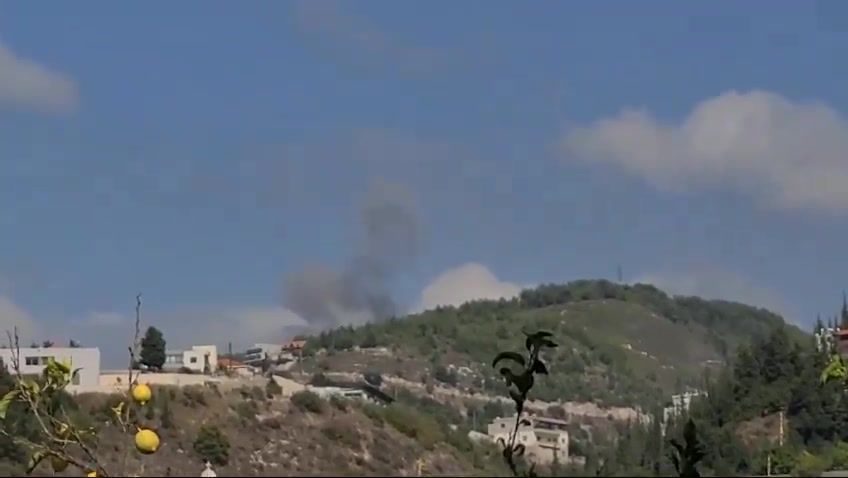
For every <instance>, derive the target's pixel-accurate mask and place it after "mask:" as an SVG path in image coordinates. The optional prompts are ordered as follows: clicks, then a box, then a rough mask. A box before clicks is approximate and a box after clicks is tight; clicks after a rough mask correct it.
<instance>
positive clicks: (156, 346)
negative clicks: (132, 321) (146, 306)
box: [141, 326, 166, 370]
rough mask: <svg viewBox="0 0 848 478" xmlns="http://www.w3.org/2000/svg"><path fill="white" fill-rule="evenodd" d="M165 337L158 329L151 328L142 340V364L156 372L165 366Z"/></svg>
mask: <svg viewBox="0 0 848 478" xmlns="http://www.w3.org/2000/svg"><path fill="white" fill-rule="evenodd" d="M165 345H166V342H165V336H164V335H162V332H161V331H160V330H159V329H157V328H156V327H153V326H150V327H148V328H147V332H145V333H144V338H143V339H141V364H142V365H145V366H147V367H148V368H152V369H155V370H162V366H163V365H165Z"/></svg>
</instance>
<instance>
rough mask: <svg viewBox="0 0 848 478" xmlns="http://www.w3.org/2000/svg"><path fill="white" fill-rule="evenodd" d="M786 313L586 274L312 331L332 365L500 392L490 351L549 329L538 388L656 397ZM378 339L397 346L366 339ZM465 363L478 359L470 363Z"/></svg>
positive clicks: (628, 398) (540, 391)
mask: <svg viewBox="0 0 848 478" xmlns="http://www.w3.org/2000/svg"><path fill="white" fill-rule="evenodd" d="M783 324H784V321H783V319H782V318H781V317H780V316H778V315H776V314H774V313H772V312H770V311H767V310H765V309H761V308H756V307H751V306H747V305H744V304H739V303H735V302H728V301H717V300H704V299H700V298H697V297H671V296H669V295H667V294H666V293H664V292H662V291H661V290H659V289H657V288H655V287H653V286H650V285H644V284H636V285H620V284H615V283H612V282H609V281H605V280H581V281H576V282H571V283H568V284H565V285H543V286H539V287H537V288H535V289H529V290H525V291H524V292H522V293H521V294H520V296H519V297H518V298H515V299H512V300H499V301H488V300H487V301H476V302H470V303H466V304H464V305H462V306H460V307H440V308H437V309H435V310H430V311H427V312H424V313H421V314H416V315H411V316H408V317H400V318H393V319H391V320H388V321H385V322H381V323H376V324H369V325H365V326H361V327H357V328H354V327H343V328H340V329H336V330H333V331H329V332H325V333H322V334H320V335H319V336H317V337H313V338H312V340H310V341H309V348H310V350H309V351H308V353H307V355H313V354H314V352H316V351H318V350H320V349H325V350H328V351H329V352H330V353H329V354H321V355H320V357H316V358H315V359H314V362H316V363H317V362H320V367H321V368H322V369H323V370H324V371H355V370H358V371H363V369H364V368H365V369H371V370H372V371H376V372H380V373H384V374H390V375H398V376H401V377H403V378H407V379H409V380H416V381H419V380H421V381H424V382H426V381H428V380H434V381H438V382H442V383H444V384H447V385H450V386H456V387H460V388H468V389H478V390H479V389H483V390H489V391H492V392H495V391H497V389H498V387H499V386H500V380H499V379H497V378H496V377H494V375H493V372H492V370H490V367H489V366H488V364H489V362H490V360H491V358H492V357H493V356H494V355H495V354H496V353H497V352H498V351H500V350H504V349H511V348H514V345H515V337H517V336H520V333H521V330H522V329H524V330H536V329H543V330H549V331H551V332H552V333H553V334H554V335H555V336H556V338H557V340H558V341H559V343H560V344H561V346H560V347H559V348H557V349H556V350H555V351H554V352H553V353H552V354H550V357H549V361H550V363H551V364H552V366H551V376H550V377H549V378H548V379H546V380H543V381H540V383H539V385H538V387H537V389H534V395H535V396H536V398H538V399H541V400H546V401H555V400H564V401H593V402H595V403H598V404H602V405H625V406H631V405H644V406H649V405H654V404H656V403H657V402H658V401H661V400H664V399H665V398H667V397H668V396H669V394H671V393H673V392H675V391H680V390H683V389H684V388H686V387H690V386H695V387H700V386H701V384H702V379H703V376H704V369H705V368H708V367H711V366H716V365H719V364H721V363H722V362H725V361H726V359H727V358H728V357H729V356H731V355H732V354H733V351H734V350H735V349H736V348H737V347H738V346H739V345H740V344H743V343H749V342H751V341H752V340H753V339H756V338H761V337H765V336H767V335H768V334H769V333H770V331H771V330H773V329H774V328H775V327H776V326H780V325H783ZM787 329H788V332H789V334H790V335H791V336H792V337H793V340H800V339H802V338H803V337H804V335H805V334H804V333H803V332H802V331H800V330H799V329H797V328H796V327H794V326H790V327H788V328H787ZM375 347H386V348H389V349H391V350H392V351H393V353H392V354H389V356H385V355H379V354H368V353H365V352H366V351H363V350H362V349H373V348H375ZM353 349H359V351H353ZM353 354H356V355H357V356H356V357H351V356H350V355H353ZM457 366H465V367H467V368H461V369H459V370H460V372H461V373H460V372H457V371H456V370H457Z"/></svg>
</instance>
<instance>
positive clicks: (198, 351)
mask: <svg viewBox="0 0 848 478" xmlns="http://www.w3.org/2000/svg"><path fill="white" fill-rule="evenodd" d="M183 368H186V369H189V370H191V371H192V372H196V373H213V372H215V370H217V369H218V347H216V346H214V345H195V346H193V347H192V348H190V349H188V350H168V351H166V352H165V365H163V366H162V369H163V370H169V371H178V370H180V369H183Z"/></svg>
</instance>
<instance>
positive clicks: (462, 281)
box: [413, 262, 522, 312]
mask: <svg viewBox="0 0 848 478" xmlns="http://www.w3.org/2000/svg"><path fill="white" fill-rule="evenodd" d="M521 289H522V287H521V286H519V285H518V284H513V283H511V282H504V281H502V280H500V279H498V278H497V277H496V276H495V274H494V273H492V271H490V270H489V269H488V268H487V267H486V266H484V265H481V264H477V263H473V262H471V263H467V264H464V265H461V266H459V267H456V268H454V269H449V270H447V271H445V272H443V273H442V274H441V275H439V276H438V277H436V278H435V279H434V280H433V281H432V282H430V284H428V285H427V286H426V287H425V288H424V290H423V291H422V292H421V298H420V299H419V302H418V304H417V305H416V306H415V307H414V308H413V310H414V311H416V312H417V311H423V310H427V309H432V308H434V307H436V306H439V305H460V304H463V303H464V302H468V301H471V300H478V299H500V298H505V299H509V298H512V297H515V296H516V295H518V294H519V293H520V292H521Z"/></svg>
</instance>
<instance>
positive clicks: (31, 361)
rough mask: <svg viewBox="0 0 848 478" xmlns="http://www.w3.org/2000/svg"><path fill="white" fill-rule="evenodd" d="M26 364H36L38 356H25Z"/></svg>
mask: <svg viewBox="0 0 848 478" xmlns="http://www.w3.org/2000/svg"><path fill="white" fill-rule="evenodd" d="M24 363H25V364H26V365H38V357H26V360H25V362H24Z"/></svg>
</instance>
